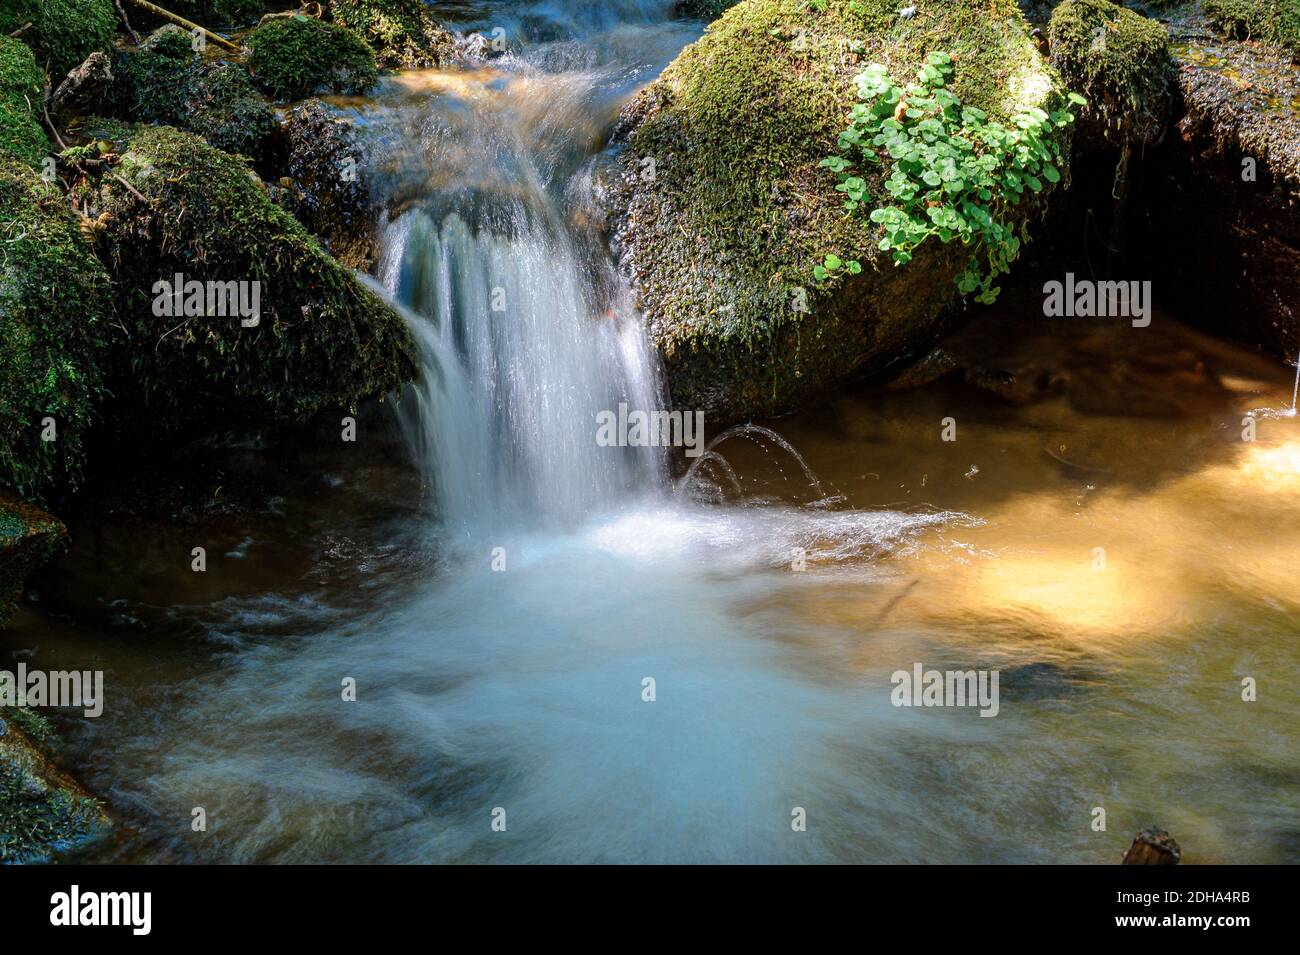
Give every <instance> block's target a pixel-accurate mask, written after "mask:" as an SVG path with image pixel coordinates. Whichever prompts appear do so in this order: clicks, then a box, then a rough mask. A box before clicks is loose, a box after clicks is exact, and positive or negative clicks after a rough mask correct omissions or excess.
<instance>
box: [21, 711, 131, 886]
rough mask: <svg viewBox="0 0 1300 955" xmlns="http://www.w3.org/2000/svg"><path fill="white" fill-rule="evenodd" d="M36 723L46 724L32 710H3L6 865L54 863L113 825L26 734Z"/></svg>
mask: <svg viewBox="0 0 1300 955" xmlns="http://www.w3.org/2000/svg"><path fill="white" fill-rule="evenodd" d="M32 719H35V720H37V721H40V722H41V723H44V720H42V719H41V717H39V716H36V715H35V714H32V713H31V712H30V711H29V710H25V709H20V710H12V709H9V708H4V709H0V723H2V724H3V729H4V733H3V735H0V865H4V864H11V863H22V862H38V861H42V860H45V859H48V858H49V857H50V856H51V855H52V854H53V853H54V852H57V851H59V850H62V849H67V848H69V847H71V846H73V845H75V844H77V843H79V842H82V841H84V840H85V839H87V838H90V837H93V836H95V835H97V834H98V833H100V832H102V831H103V830H104V829H105V828H106V827H107V824H108V820H107V819H106V818H105V816H104V812H103V810H102V809H101V808H100V805H99V803H98V802H96V801H95V800H94V799H93V798H91V797H90V796H89V795H87V794H86V793H85V792H84V791H83V790H82V789H81V788H80V787H79V786H77V785H76V784H75V783H74V782H73V781H72V780H71V779H69V778H68V777H66V776H65V775H63V774H62V773H60V772H59V771H58V769H57V768H55V767H54V765H53V764H52V763H51V762H50V760H49V758H48V757H47V756H46V755H45V754H43V753H42V752H41V751H40V748H39V747H38V746H37V745H36V744H35V743H34V742H33V740H31V739H29V738H28V736H27V735H26V734H25V733H24V732H23V730H22V728H21V727H22V726H23V725H31V720H32ZM48 742H49V737H48V736H46V739H45V742H43V743H42V745H48Z"/></svg>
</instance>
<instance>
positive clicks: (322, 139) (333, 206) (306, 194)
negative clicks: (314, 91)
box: [283, 100, 381, 269]
mask: <svg viewBox="0 0 1300 955" xmlns="http://www.w3.org/2000/svg"><path fill="white" fill-rule="evenodd" d="M283 129H284V134H285V135H284V138H285V141H286V143H287V153H288V155H287V169H288V172H289V175H290V176H291V177H292V179H293V181H294V184H295V185H296V187H297V193H296V198H297V202H296V204H295V207H294V214H295V215H297V217H298V218H299V219H300V220H301V221H302V222H303V224H304V225H306V226H307V228H308V229H310V230H311V231H312V232H313V233H315V234H316V235H318V236H320V237H321V238H322V239H324V240H325V242H326V243H327V245H328V248H329V251H330V254H331V255H333V256H334V257H335V258H337V259H338V260H339V261H341V262H343V263H344V264H345V265H347V266H349V267H350V268H354V269H368V268H369V267H370V265H371V264H372V262H373V261H374V258H375V256H376V254H377V252H378V239H379V236H378V221H379V215H380V211H381V210H380V207H379V203H378V201H377V198H376V197H375V196H374V195H373V194H372V192H371V189H370V186H369V183H368V181H367V179H366V176H365V175H364V172H365V168H366V166H367V165H368V162H369V156H368V149H367V148H366V144H365V143H364V141H363V140H361V139H360V138H359V137H358V136H357V135H356V131H355V130H354V128H353V126H352V124H351V123H349V122H348V121H347V120H346V119H343V118H341V117H339V116H338V115H337V114H336V113H335V112H332V111H331V110H330V109H328V108H327V107H326V106H325V105H324V104H322V103H321V102H320V101H319V100H308V101H307V102H305V103H302V104H300V105H298V106H295V107H294V108H293V109H291V110H289V111H288V112H287V113H286V115H285V117H284V122H283Z"/></svg>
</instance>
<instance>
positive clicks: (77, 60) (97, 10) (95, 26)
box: [0, 0, 117, 85]
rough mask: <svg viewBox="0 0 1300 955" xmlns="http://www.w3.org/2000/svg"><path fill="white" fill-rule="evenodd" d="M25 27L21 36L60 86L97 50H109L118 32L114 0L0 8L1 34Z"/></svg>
mask: <svg viewBox="0 0 1300 955" xmlns="http://www.w3.org/2000/svg"><path fill="white" fill-rule="evenodd" d="M24 23H30V24H31V26H30V27H28V28H27V29H26V30H24V31H23V32H22V33H20V34H19V37H20V38H21V39H22V41H23V42H24V43H26V44H27V45H28V46H30V47H31V48H32V50H33V51H34V52H35V53H36V60H37V62H38V63H40V64H41V65H42V66H43V67H45V69H46V70H47V71H48V72H49V74H50V80H51V81H52V82H53V83H54V84H55V85H57V84H58V83H59V81H60V80H62V79H63V77H64V76H65V75H66V74H67V72H68V71H69V70H71V69H72V68H73V67H75V66H79V65H80V64H81V61H82V60H84V59H85V58H86V57H87V56H89V55H90V54H91V53H94V52H95V51H96V50H107V49H108V48H109V47H110V46H111V45H112V42H113V33H114V32H115V31H116V30H117V13H116V12H115V11H114V10H113V3H112V0H5V2H4V3H3V4H0V34H4V35H6V36H7V35H8V34H10V33H12V32H14V31H15V30H17V29H18V28H19V27H21V26H22V25H23V24H24Z"/></svg>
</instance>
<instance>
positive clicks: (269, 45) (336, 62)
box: [244, 16, 378, 100]
mask: <svg viewBox="0 0 1300 955" xmlns="http://www.w3.org/2000/svg"><path fill="white" fill-rule="evenodd" d="M244 42H245V43H246V44H247V45H248V48H249V50H251V51H252V55H251V56H250V57H249V61H248V65H249V69H250V70H251V71H252V73H253V76H254V77H255V78H256V79H257V81H258V82H259V83H261V84H262V86H264V87H265V88H266V89H267V90H269V91H270V92H271V94H272V95H273V96H275V97H276V99H279V100H295V99H302V98H303V97H306V96H311V95H313V94H321V93H360V92H363V91H364V90H366V89H367V88H369V87H370V86H372V85H373V84H374V82H375V79H376V78H377V76H378V70H377V67H376V65H375V54H374V51H372V50H371V49H370V47H369V46H368V45H367V44H366V41H365V40H363V39H362V38H361V36H360V35H359V34H358V33H356V32H354V31H352V30H349V29H347V28H346V27H341V26H336V25H335V24H332V23H323V22H321V21H320V20H313V19H312V18H310V17H306V16H293V17H277V18H275V19H273V20H267V21H266V22H265V23H263V24H262V25H261V26H259V27H258V28H257V29H256V30H254V31H253V32H252V33H250V34H249V35H248V37H247V38H246V39H245V41H244Z"/></svg>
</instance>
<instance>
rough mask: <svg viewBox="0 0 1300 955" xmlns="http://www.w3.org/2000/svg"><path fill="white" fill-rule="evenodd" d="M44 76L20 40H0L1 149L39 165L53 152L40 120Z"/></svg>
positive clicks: (1, 38) (3, 38)
mask: <svg viewBox="0 0 1300 955" xmlns="http://www.w3.org/2000/svg"><path fill="white" fill-rule="evenodd" d="M44 86H45V74H44V73H42V72H41V68H40V67H39V66H37V65H36V59H35V57H33V56H32V51H31V50H29V49H28V48H27V47H25V46H24V45H23V44H22V43H20V42H19V41H18V40H14V39H11V38H9V37H0V150H4V151H6V152H8V153H10V154H12V155H14V156H16V157H18V158H19V159H21V160H22V161H23V162H25V163H27V164H28V165H29V166H37V165H39V164H40V162H41V160H42V159H44V158H45V157H46V156H48V155H49V153H50V142H49V140H48V139H46V138H45V130H44V129H43V128H42V127H41V121H40V120H39V119H37V115H36V109H35V107H36V104H38V103H40V102H41V100H42V98H43V96H44V94H43V90H44Z"/></svg>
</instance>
